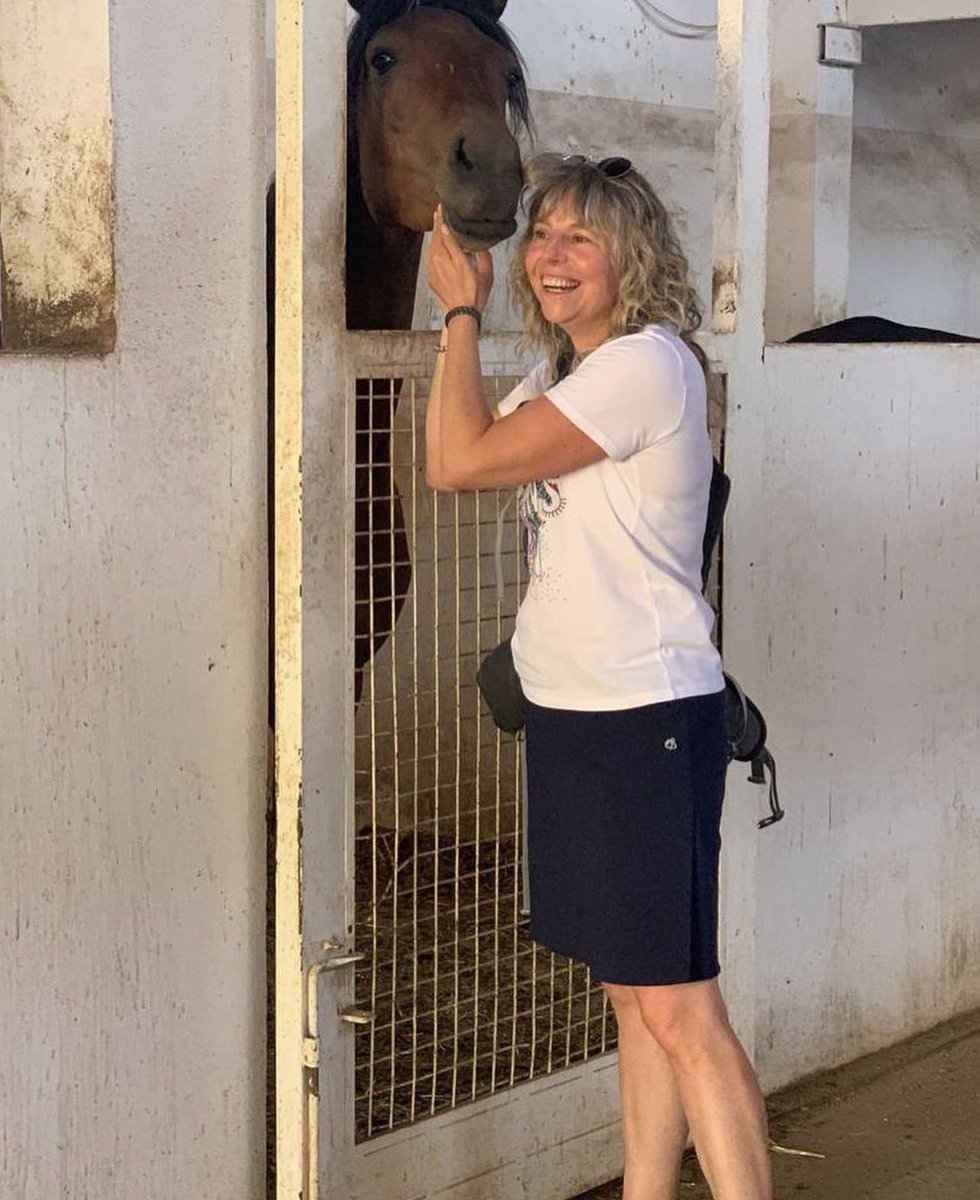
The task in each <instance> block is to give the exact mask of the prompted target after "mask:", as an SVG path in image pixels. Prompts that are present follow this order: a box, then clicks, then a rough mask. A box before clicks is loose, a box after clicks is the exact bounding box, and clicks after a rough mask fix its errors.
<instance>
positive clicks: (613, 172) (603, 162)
mask: <svg viewBox="0 0 980 1200" xmlns="http://www.w3.org/2000/svg"><path fill="white" fill-rule="evenodd" d="M562 162H566V163H571V164H574V165H576V166H577V165H578V164H579V163H587V164H588V165H589V166H590V167H594V168H595V170H597V171H598V172H599V173H600V174H601V175H605V177H606V178H607V179H622V177H623V176H624V175H628V174H629V173H630V171H632V170H633V164H632V163H631V162H630V160H629V159H628V158H623V157H621V156H620V155H613V156H612V157H611V158H600V159H599V160H598V162H596V161H594V160H593V159H591V158H588V157H586V155H584V154H566V155H564V157H563V158H562Z"/></svg>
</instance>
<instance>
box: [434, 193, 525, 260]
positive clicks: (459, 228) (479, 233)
mask: <svg viewBox="0 0 980 1200" xmlns="http://www.w3.org/2000/svg"><path fill="white" fill-rule="evenodd" d="M443 214H444V216H445V218H446V222H447V224H448V225H449V228H450V229H451V230H452V231H453V233H454V234H455V235H456V240H457V241H458V242H459V244H460V245H461V246H462V247H463V249H464V250H470V251H475V250H489V249H490V248H491V247H492V246H496V245H497V243H498V242H503V241H505V240H506V239H507V238H509V237H510V236H511V234H513V232H514V231H515V229H516V228H517V222H516V221H515V220H514V218H513V217H508V218H506V219H504V220H492V219H487V220H481V219H478V218H473V217H463V216H461V215H460V214H459V213H456V212H453V211H452V210H451V209H449V208H447V207H445V204H444V205H443Z"/></svg>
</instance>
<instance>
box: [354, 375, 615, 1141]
mask: <svg viewBox="0 0 980 1200" xmlns="http://www.w3.org/2000/svg"><path fill="white" fill-rule="evenodd" d="M428 361H429V362H430V363H431V356H430V357H429V359H428ZM371 370H372V372H374V371H375V369H374V368H371ZM397 370H398V374H399V375H400V378H371V379H370V380H368V379H360V380H359V381H358V398H357V403H356V408H357V416H358V420H357V424H358V428H357V431H356V438H357V447H358V461H359V462H360V463H362V464H364V465H363V466H362V467H361V468H360V469H359V476H360V480H359V485H358V487H357V488H356V499H355V505H356V506H357V508H358V512H357V515H356V520H355V529H356V533H355V537H356V538H357V540H358V549H357V553H356V562H357V566H356V570H355V576H356V581H355V582H356V586H355V606H356V609H357V620H356V622H355V626H356V638H357V639H358V643H359V644H358V648H357V650H356V655H355V656H356V658H357V661H358V663H359V664H360V668H361V669H360V671H359V673H358V674H359V688H358V690H359V700H358V707H357V713H356V719H355V796H354V804H355V829H356V837H355V881H354V882H355V887H354V891H355V934H354V936H355V945H356V948H357V949H358V950H359V951H362V952H364V953H365V954H366V958H365V960H364V962H363V964H362V965H361V966H360V967H359V968H358V972H357V975H356V982H355V1000H356V1007H357V1008H358V1009H360V1010H363V1011H365V1012H368V1013H370V1014H372V1016H371V1019H370V1022H369V1023H368V1024H365V1025H364V1026H362V1027H360V1028H359V1029H358V1030H357V1033H356V1049H355V1059H356V1067H355V1122H356V1130H355V1133H356V1137H357V1140H358V1141H363V1140H365V1139H367V1138H371V1137H374V1136H377V1135H379V1134H382V1133H386V1132H388V1131H390V1130H394V1129H398V1128H400V1127H402V1126H405V1125H409V1124H412V1123H413V1122H416V1121H418V1120H420V1119H422V1118H425V1117H428V1116H432V1115H434V1114H436V1113H440V1112H444V1111H446V1110H449V1109H453V1108H455V1107H457V1106H459V1105H461V1104H463V1103H465V1102H467V1101H471V1100H475V1099H477V1098H480V1097H484V1096H488V1095H491V1094H494V1093H497V1092H500V1091H502V1090H505V1089H508V1088H512V1087H514V1086H515V1085H517V1084H519V1083H521V1082H524V1081H526V1080H530V1079H534V1078H537V1077H539V1076H542V1075H545V1074H548V1073H550V1072H553V1071H556V1070H559V1069H561V1068H564V1067H567V1066H571V1065H572V1064H574V1063H578V1062H581V1061H583V1060H585V1059H587V1058H590V1057H592V1056H594V1055H598V1054H602V1053H605V1052H607V1051H609V1050H611V1049H612V1048H613V1047H614V1046H615V1023H614V1021H613V1020H612V1017H611V1015H610V1013H609V1011H608V1009H607V1006H606V1003H605V999H604V996H603V993H602V991H601V988H600V987H599V986H598V985H593V983H592V981H591V980H590V978H589V973H588V970H587V969H586V968H585V967H583V966H581V965H579V964H573V963H570V962H569V961H568V960H565V959H560V958H557V957H555V956H553V955H551V954H549V953H546V952H545V951H543V950H542V949H540V948H539V947H536V946H535V945H534V943H533V942H532V941H531V938H530V935H529V932H528V923H527V917H526V913H525V912H524V911H523V908H524V896H523V887H522V880H521V853H522V803H521V795H522V782H521V774H522V773H521V750H520V745H519V743H518V742H517V741H516V740H515V739H513V738H511V737H509V736H507V735H500V734H499V733H498V732H497V730H496V728H495V726H494V725H493V722H492V720H491V718H490V717H489V714H488V713H487V712H486V711H485V709H484V708H483V706H482V704H481V701H480V698H479V694H478V691H477V688H476V684H475V674H476V669H477V665H478V662H479V658H480V656H481V654H482V653H484V652H486V651H487V650H489V649H490V648H492V647H493V646H494V645H496V644H497V642H499V641H500V640H501V638H503V637H504V636H506V635H507V634H508V633H509V632H510V630H511V628H512V624H513V616H514V614H515V612H516V610H517V604H518V600H519V596H520V590H521V562H520V559H521V550H520V544H519V541H520V539H519V533H518V524H517V516H516V507H517V506H516V498H515V496H514V494H513V493H490V492H484V493H478V494H475V495H474V494H461V495H445V494H443V495H435V494H434V493H433V492H432V491H431V490H430V489H429V488H428V487H427V485H426V484H425V481H424V434H423V423H424V408H425V399H426V397H427V395H428V390H429V380H428V379H426V378H422V377H418V372H417V370H416V373H415V374H416V377H414V378H413V377H412V373H411V372H410V371H409V370H408V369H405V368H402V367H399V368H398V369H397ZM358 373H360V369H359V372H358ZM386 373H387V372H386ZM514 382H516V381H515V379H514V378H513V377H512V376H511V377H507V376H501V375H498V376H492V377H490V378H488V379H487V380H486V385H487V390H488V393H489V394H490V395H491V396H496V397H500V396H502V395H504V394H506V392H507V391H508V390H509V389H510V387H511V386H513V384H514ZM372 650H373V652H372Z"/></svg>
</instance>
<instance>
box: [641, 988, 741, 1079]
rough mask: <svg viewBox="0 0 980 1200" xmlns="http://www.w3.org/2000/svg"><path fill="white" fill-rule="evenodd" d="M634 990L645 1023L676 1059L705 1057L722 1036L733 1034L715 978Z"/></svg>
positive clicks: (726, 1037)
mask: <svg viewBox="0 0 980 1200" xmlns="http://www.w3.org/2000/svg"><path fill="white" fill-rule="evenodd" d="M633 991H634V996H635V1003H636V1004H637V1007H638V1009H639V1012H640V1015H641V1017H642V1019H643V1023H644V1025H645V1026H646V1028H647V1029H648V1030H649V1032H650V1033H651V1035H652V1036H653V1037H654V1038H656V1040H657V1042H658V1043H659V1044H660V1046H661V1048H662V1049H663V1050H664V1052H665V1053H666V1054H667V1055H668V1056H669V1057H670V1058H672V1059H675V1060H677V1061H685V1060H696V1059H699V1058H702V1057H704V1056H705V1055H709V1054H711V1053H713V1052H714V1050H715V1049H716V1048H717V1046H718V1044H719V1039H723V1040H727V1039H728V1038H729V1037H731V1036H732V1034H731V1026H730V1025H729V1023H728V1013H727V1010H726V1008H725V1002H724V1000H723V999H722V997H721V992H720V991H719V989H718V986H717V983H716V982H715V981H714V980H707V981H704V982H700V983H683V984H671V985H667V986H665V987H647V988H634V989H633Z"/></svg>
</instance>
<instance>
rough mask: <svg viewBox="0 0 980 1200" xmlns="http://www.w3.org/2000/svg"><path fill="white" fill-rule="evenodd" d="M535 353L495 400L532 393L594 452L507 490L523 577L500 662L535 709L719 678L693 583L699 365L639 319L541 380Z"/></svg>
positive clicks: (642, 697) (664, 692) (700, 499)
mask: <svg viewBox="0 0 980 1200" xmlns="http://www.w3.org/2000/svg"><path fill="white" fill-rule="evenodd" d="M547 381H548V376H547V364H546V363H541V364H539V365H538V366H537V367H535V368H534V370H532V371H531V373H530V374H529V375H528V376H527V378H526V379H524V381H523V382H522V383H520V384H519V385H518V386H517V387H516V388H515V389H514V391H512V392H511V393H510V395H509V396H507V397H505V398H504V400H503V401H501V403H500V405H499V408H500V412H501V414H502V415H504V416H506V415H507V414H508V413H511V412H513V411H514V409H516V408H517V407H518V406H519V405H520V404H522V403H524V402H525V401H526V400H530V399H532V398H533V397H535V396H539V395H541V394H542V393H543V394H544V395H545V396H547V398H548V399H549V400H550V401H551V403H552V404H554V405H555V407H556V408H558V409H559V410H560V411H561V412H562V413H563V414H564V415H565V416H566V417H567V418H568V419H569V420H570V421H571V422H572V423H573V424H574V425H576V426H578V428H579V429H581V430H582V431H583V432H584V433H585V434H587V435H588V436H589V437H590V438H592V440H593V441H594V442H596V443H597V444H598V445H600V446H601V447H602V448H603V450H605V452H606V454H607V455H608V458H604V459H602V460H601V461H600V462H598V463H594V464H592V465H591V466H588V467H584V468H582V469H581V470H578V471H573V472H572V473H571V474H569V475H564V476H562V477H560V478H558V479H544V480H539V481H538V482H536V483H531V484H528V485H527V486H526V487H525V488H524V489H523V492H522V496H521V518H522V521H523V523H524V528H525V536H526V540H527V560H528V570H529V577H530V578H529V583H528V588H527V592H526V594H525V597H524V600H523V602H522V603H521V607H520V611H519V613H518V616H517V625H516V629H515V633H514V639H513V652H514V663H515V666H516V667H517V672H518V674H519V675H520V677H521V683H522V686H523V688H524V692H525V694H526V695H527V696H528V698H529V699H530V700H532V701H533V702H534V703H535V704H540V705H542V706H544V707H547V708H567V709H577V710H580V711H599V710H611V709H622V708H633V707H637V706H639V705H642V704H652V703H655V702H658V701H662V700H673V699H678V698H680V697H683V696H698V695H708V694H711V693H713V692H717V691H720V690H721V688H722V686H723V677H722V670H721V660H720V658H719V656H718V652H717V650H716V649H715V647H714V645H713V644H712V642H711V629H712V625H713V623H714V614H713V612H712V610H711V607H710V605H709V604H708V603H707V602H706V601H705V599H704V598H703V596H702V594H701V546H702V540H703V537H704V525H705V518H706V515H707V506H708V489H709V485H710V481H711V445H710V442H709V440H708V429H707V402H706V396H705V382H704V374H703V372H702V370H701V367H700V365H699V363H698V361H697V359H696V358H695V356H694V355H693V354H692V352H691V350H690V349H689V348H688V347H687V346H686V345H685V344H684V342H683V341H682V340H681V338H679V337H678V336H677V335H676V334H675V333H674V332H673V331H672V330H670V329H668V328H666V327H664V326H661V325H650V326H647V328H645V329H643V330H641V331H640V332H639V333H632V334H627V335H625V336H623V337H619V338H616V339H614V340H613V341H610V342H606V343H604V344H603V345H602V346H600V347H599V348H598V349H596V350H594V351H593V352H592V353H591V354H590V355H589V356H588V357H587V358H586V359H585V360H584V361H583V362H582V363H581V364H580V366H579V367H578V368H577V369H576V370H575V371H573V372H572V374H570V375H569V376H568V377H567V378H565V379H563V380H562V381H561V382H560V383H556V384H554V385H553V386H552V387H548V386H547Z"/></svg>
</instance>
